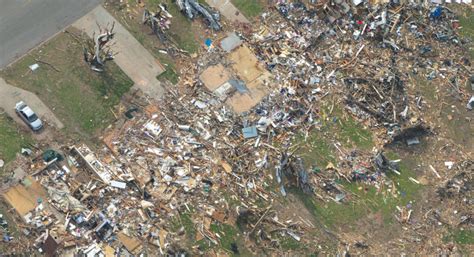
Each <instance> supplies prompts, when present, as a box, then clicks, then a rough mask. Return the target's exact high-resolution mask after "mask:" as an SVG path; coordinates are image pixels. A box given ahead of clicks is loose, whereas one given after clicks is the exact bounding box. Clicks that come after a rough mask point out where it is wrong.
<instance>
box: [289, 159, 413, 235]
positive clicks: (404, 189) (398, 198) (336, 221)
mask: <svg viewBox="0 0 474 257" xmlns="http://www.w3.org/2000/svg"><path fill="white" fill-rule="evenodd" d="M389 156H391V157H392V158H393V157H395V156H396V155H395V154H393V153H390V154H389ZM394 159H395V158H394ZM400 173H401V175H396V174H394V173H390V174H388V179H389V180H391V181H392V182H393V183H392V185H394V187H393V188H391V189H390V191H388V190H387V189H388V187H387V186H385V188H384V189H382V190H377V189H376V188H375V187H374V186H368V185H366V184H364V183H357V182H353V183H348V182H346V181H338V183H339V184H340V185H341V186H343V187H344V188H345V189H346V190H347V191H348V192H349V193H350V194H353V195H354V196H355V197H352V199H351V200H350V201H348V202H344V203H336V202H333V201H331V202H321V201H319V200H316V199H315V198H314V197H311V196H308V195H305V194H303V193H302V192H301V191H299V190H297V189H292V190H291V192H292V193H294V194H296V195H297V196H298V197H299V198H300V199H301V200H302V201H303V203H304V204H305V206H306V208H308V210H310V212H312V213H313V215H314V216H315V218H316V219H317V220H320V221H321V222H322V223H323V224H324V225H326V226H328V227H330V228H336V227H340V226H348V227H352V228H353V229H355V228H356V227H354V225H356V221H357V220H359V219H363V218H364V217H366V216H367V215H369V214H370V213H377V212H378V213H380V214H381V215H382V218H383V222H384V224H386V225H392V224H395V223H394V221H395V220H394V217H393V215H394V214H395V213H396V206H399V207H403V206H406V205H407V204H408V203H410V202H411V201H416V199H417V198H418V196H419V193H420V189H422V186H421V185H418V184H415V183H413V182H412V181H410V179H409V178H410V177H413V178H416V174H415V173H414V172H413V171H411V170H410V168H409V167H408V165H407V164H406V163H403V162H402V163H401V165H400ZM365 189H367V190H365Z"/></svg>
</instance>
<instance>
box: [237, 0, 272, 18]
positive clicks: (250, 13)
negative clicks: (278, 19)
mask: <svg viewBox="0 0 474 257" xmlns="http://www.w3.org/2000/svg"><path fill="white" fill-rule="evenodd" d="M231 2H232V3H233V4H234V5H235V7H237V9H239V10H240V11H241V12H242V13H243V14H244V15H245V17H247V18H253V17H255V16H258V15H260V13H262V12H263V9H264V7H263V4H262V1H260V0H232V1H231Z"/></svg>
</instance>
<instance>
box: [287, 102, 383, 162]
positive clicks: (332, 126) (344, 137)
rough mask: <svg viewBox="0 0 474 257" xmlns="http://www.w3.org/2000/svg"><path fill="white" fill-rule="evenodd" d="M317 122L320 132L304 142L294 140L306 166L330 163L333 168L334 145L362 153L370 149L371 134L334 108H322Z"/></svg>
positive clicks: (300, 136) (335, 152)
mask: <svg viewBox="0 0 474 257" xmlns="http://www.w3.org/2000/svg"><path fill="white" fill-rule="evenodd" d="M320 121H321V126H320V129H314V130H313V131H311V132H310V133H309V134H308V137H307V138H306V141H305V138H304V135H302V134H300V135H298V136H297V138H296V140H295V143H299V144H301V147H300V149H299V150H298V154H300V155H301V157H302V158H303V159H304V161H305V163H306V165H312V166H316V167H319V168H324V167H325V166H326V165H327V164H329V163H330V162H331V163H333V164H336V162H337V160H336V156H337V155H335V154H337V151H338V150H337V149H336V147H335V146H334V143H335V142H339V143H341V144H342V145H343V146H344V147H347V148H357V149H360V150H366V151H367V150H370V149H371V148H372V147H373V146H374V143H373V140H372V134H371V131H370V130H368V129H366V128H364V126H363V125H362V124H361V123H360V122H358V121H356V120H355V119H354V118H353V117H352V116H350V115H348V114H345V113H343V111H342V109H340V108H338V107H333V108H331V107H328V106H324V107H323V108H322V110H321V120H320Z"/></svg>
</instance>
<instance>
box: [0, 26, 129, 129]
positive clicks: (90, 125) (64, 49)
mask: <svg viewBox="0 0 474 257" xmlns="http://www.w3.org/2000/svg"><path fill="white" fill-rule="evenodd" d="M36 59H39V60H41V61H45V62H48V63H50V64H52V65H54V67H56V68H57V69H59V71H55V70H54V69H52V68H51V67H49V66H48V65H45V64H41V63H40V68H39V69H37V70H36V71H34V72H31V71H30V70H29V68H28V66H29V65H31V64H34V63H37V61H36ZM0 76H2V77H3V78H4V79H5V80H6V81H7V82H8V83H9V84H12V85H14V86H18V87H20V88H23V89H26V90H29V91H31V92H34V93H35V94H37V95H38V96H39V98H40V99H41V100H43V102H44V103H45V104H46V105H47V106H48V107H49V108H51V110H52V111H53V112H54V113H55V114H56V116H57V117H58V118H59V119H60V120H61V121H62V122H63V123H64V125H65V127H66V130H67V131H68V132H71V133H77V134H79V135H82V136H86V137H87V136H91V135H93V134H94V133H95V132H96V131H97V130H98V129H100V128H103V127H105V126H106V125H108V124H109V123H110V122H111V121H112V120H113V119H114V116H113V114H112V111H111V108H112V107H113V106H115V105H116V104H118V103H119V101H120V98H121V97H122V95H123V94H124V93H126V92H127V91H128V90H129V89H130V88H131V87H132V85H133V82H132V81H131V80H130V79H129V78H128V77H127V76H126V75H125V73H123V72H122V70H120V68H119V67H118V66H117V65H116V64H115V63H114V62H113V61H109V62H108V63H107V64H106V69H105V71H104V72H103V73H97V72H94V71H92V70H90V68H89V66H88V65H87V64H86V63H85V62H84V61H83V57H82V46H81V45H80V44H79V43H78V42H77V41H75V40H74V39H73V37H72V36H71V35H69V34H67V33H62V34H60V35H58V36H56V37H55V38H53V39H52V40H51V41H49V42H47V43H46V44H45V45H44V46H42V47H40V48H39V49H37V50H35V51H33V52H32V53H31V54H28V55H27V56H25V57H24V58H22V59H21V60H19V61H18V62H17V63H15V64H14V65H13V66H11V67H9V68H7V69H5V70H4V71H2V72H0Z"/></svg>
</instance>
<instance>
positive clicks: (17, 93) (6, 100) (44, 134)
mask: <svg viewBox="0 0 474 257" xmlns="http://www.w3.org/2000/svg"><path fill="white" fill-rule="evenodd" d="M0 99H1V100H0V108H1V109H3V110H4V111H5V112H6V113H7V114H8V116H10V117H12V118H13V119H14V120H15V121H16V122H17V123H18V124H21V125H22V126H24V127H26V128H28V129H29V127H28V125H26V123H25V122H24V121H23V120H22V119H21V118H20V117H18V115H17V114H16V112H15V104H16V103H17V102H19V101H24V102H25V103H26V104H28V106H30V107H31V109H33V111H34V112H36V114H38V116H39V117H40V119H41V120H43V122H44V123H46V124H45V128H44V129H43V130H41V132H40V133H34V134H33V135H34V136H35V138H36V139H40V140H41V139H45V138H48V136H49V135H50V134H51V133H50V132H49V131H50V130H51V129H52V128H51V126H54V127H56V128H57V129H62V128H63V127H64V125H63V123H62V122H61V121H60V120H59V119H58V118H56V116H55V115H54V113H53V112H52V111H51V110H50V109H49V108H48V106H46V105H45V104H44V103H43V102H42V101H41V100H40V99H39V98H38V97H37V96H36V95H35V94H33V93H31V92H29V91H26V90H23V89H21V88H18V87H15V86H12V85H9V84H7V82H5V80H3V79H2V78H0Z"/></svg>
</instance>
